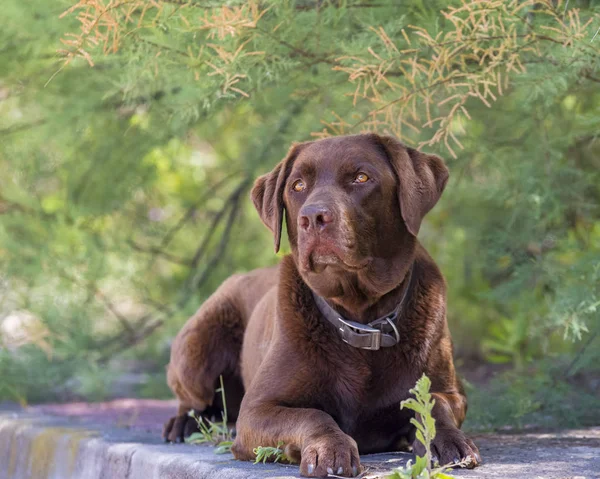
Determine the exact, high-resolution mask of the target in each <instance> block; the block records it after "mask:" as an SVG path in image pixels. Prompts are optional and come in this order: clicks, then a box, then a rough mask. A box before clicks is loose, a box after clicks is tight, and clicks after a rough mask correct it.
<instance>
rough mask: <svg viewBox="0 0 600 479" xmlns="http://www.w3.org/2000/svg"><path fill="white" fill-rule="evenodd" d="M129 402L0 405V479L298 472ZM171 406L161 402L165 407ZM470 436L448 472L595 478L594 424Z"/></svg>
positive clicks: (176, 478)
mask: <svg viewBox="0 0 600 479" xmlns="http://www.w3.org/2000/svg"><path fill="white" fill-rule="evenodd" d="M128 404H129V406H127V407H130V406H131V405H137V407H138V408H141V412H139V411H138V412H137V413H133V414H134V416H132V417H133V418H134V419H133V420H132V419H131V418H129V421H124V420H123V416H122V414H121V415H118V414H117V415H116V416H115V415H113V416H108V417H104V416H102V415H100V416H99V415H94V414H91V415H90V414H83V415H82V414H79V415H78V414H75V415H74V416H73V411H74V410H77V408H74V407H73V405H70V407H66V408H65V407H62V409H60V410H63V411H64V410H68V411H70V412H71V414H70V415H68V416H59V415H51V414H48V412H47V411H48V408H42V409H40V408H37V409H36V408H34V409H32V410H29V411H21V410H15V409H13V410H7V408H2V409H0V479H25V478H35V479H70V478H73V479H75V478H77V479H120V478H123V479H153V478H165V479H188V478H189V479H192V478H193V479H204V478H206V479H213V478H231V479H255V478H256V479H258V478H281V479H283V478H295V477H299V476H298V467H297V466H295V465H292V466H289V465H280V464H266V465H263V464H257V465H254V464H252V463H249V462H240V461H235V460H234V459H233V458H232V456H231V455H230V454H224V455H215V454H214V453H213V448H212V447H209V446H191V445H185V444H164V443H162V442H161V441H160V438H159V435H158V427H157V426H158V425H157V424H155V423H156V421H154V420H152V421H151V424H147V426H148V427H146V428H145V427H144V422H145V421H149V420H150V418H151V417H152V415H149V416H148V414H146V416H145V415H144V414H145V413H147V409H148V406H147V405H144V403H143V402H139V401H137V402H136V401H133V402H131V403H128ZM140 404H141V406H140ZM170 406H171V405H169V407H166V405H165V407H166V409H168V410H170ZM144 408H146V409H144ZM50 409H51V408H50ZM89 409H90V408H89V407H88V410H89ZM100 410H103V409H102V408H100ZM110 410H114V408H112V409H110ZM54 412H56V411H54ZM121 412H122V411H121ZM165 417H166V416H165ZM99 418H101V419H102V421H98V419H99ZM139 418H142V420H141V421H140V419H139ZM158 424H160V423H158ZM476 441H477V443H478V445H479V447H480V450H481V453H482V456H483V458H484V461H485V465H484V466H482V467H480V468H478V469H476V470H474V471H466V470H460V471H455V473H454V475H456V476H458V477H466V478H471V479H479V478H503V479H511V478H515V479H517V478H519V479H521V478H529V477H531V478H576V477H577V478H588V479H591V478H598V477H600V428H592V429H588V430H582V431H566V432H562V433H559V434H528V435H520V436H519V435H482V436H479V437H477V438H476ZM410 457H411V455H410V454H405V453H395V454H374V455H369V456H363V457H362V461H363V465H364V466H366V467H367V470H368V474H367V477H376V476H382V475H384V474H385V473H386V472H389V471H391V470H392V469H393V468H394V467H398V466H400V465H404V464H405V463H406V460H407V459H409V458H410Z"/></svg>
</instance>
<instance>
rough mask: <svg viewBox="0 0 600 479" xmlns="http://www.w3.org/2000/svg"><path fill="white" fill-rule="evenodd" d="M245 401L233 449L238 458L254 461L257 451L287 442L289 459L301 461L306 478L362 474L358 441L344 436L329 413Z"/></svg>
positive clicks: (301, 468) (258, 401) (286, 450)
mask: <svg viewBox="0 0 600 479" xmlns="http://www.w3.org/2000/svg"><path fill="white" fill-rule="evenodd" d="M246 399H250V401H246ZM244 402H246V404H244V403H243V404H242V410H241V412H240V416H239V418H238V422H237V436H236V439H235V442H234V444H233V447H232V452H233V454H234V456H235V457H236V458H237V459H241V460H250V459H254V453H253V450H254V448H256V447H258V446H271V447H275V446H277V445H278V444H279V445H280V444H281V443H283V446H281V447H284V448H285V454H286V456H288V457H289V458H290V459H291V460H295V461H300V473H301V474H302V475H303V476H308V477H325V476H327V474H336V475H340V476H347V477H353V476H356V475H357V474H358V473H359V471H360V459H359V455H358V447H357V445H356V441H354V439H352V438H351V437H350V436H348V435H347V434H345V433H343V432H342V431H341V429H340V428H339V426H338V425H337V424H336V422H335V421H334V420H333V418H332V417H331V416H330V415H329V414H327V413H325V412H323V411H320V410H318V409H311V408H293V407H284V406H281V405H278V404H276V403H273V402H268V401H267V402H263V401H260V400H254V401H252V400H251V398H249V397H246V398H244Z"/></svg>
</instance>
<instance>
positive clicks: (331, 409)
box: [321, 350, 416, 435]
mask: <svg viewBox="0 0 600 479" xmlns="http://www.w3.org/2000/svg"><path fill="white" fill-rule="evenodd" d="M379 353H380V352H376V351H373V352H372V351H361V350H350V351H348V352H347V354H346V355H345V356H343V357H344V360H343V361H336V362H335V364H331V365H329V367H330V368H331V369H330V371H331V373H330V374H328V381H327V382H328V387H326V388H325V390H326V391H327V392H328V393H327V394H325V400H324V402H323V404H322V405H321V406H322V407H323V409H325V411H326V412H328V413H329V414H330V415H331V416H332V417H333V418H334V419H335V421H336V422H337V423H338V424H339V426H340V428H341V429H342V430H343V431H344V432H346V433H348V434H350V435H354V433H355V432H356V431H358V430H363V429H365V428H369V427H370V426H373V427H375V428H376V429H378V428H380V427H382V426H386V424H387V426H389V425H390V421H391V422H392V423H393V424H394V427H397V426H399V425H400V423H403V422H407V421H408V420H407V419H402V418H406V417H407V415H406V413H405V412H401V411H400V402H401V401H402V400H404V399H407V398H408V396H409V392H408V390H409V389H410V387H411V385H412V384H414V382H415V381H416V379H415V378H413V376H414V374H413V373H412V372H409V371H410V368H408V367H407V365H406V364H403V361H402V360H400V359H399V358H398V357H397V356H396V355H394V354H389V353H387V354H386V352H382V354H379ZM375 355H377V356H375ZM411 381H412V382H411Z"/></svg>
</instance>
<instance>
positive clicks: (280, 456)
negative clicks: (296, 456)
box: [252, 441, 290, 464]
mask: <svg viewBox="0 0 600 479" xmlns="http://www.w3.org/2000/svg"><path fill="white" fill-rule="evenodd" d="M252 452H253V453H254V455H255V456H256V459H255V461H254V464H258V463H259V462H262V463H263V464H266V462H267V461H269V462H290V459H289V458H288V457H287V456H286V455H285V452H284V449H283V442H281V441H279V442H278V443H277V447H269V446H258V447H255V448H254V449H253V450H252Z"/></svg>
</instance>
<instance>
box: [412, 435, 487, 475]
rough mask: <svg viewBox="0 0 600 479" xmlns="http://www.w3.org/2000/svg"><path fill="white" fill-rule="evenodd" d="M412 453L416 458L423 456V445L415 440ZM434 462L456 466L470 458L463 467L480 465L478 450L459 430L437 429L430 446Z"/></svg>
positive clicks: (470, 467)
mask: <svg viewBox="0 0 600 479" xmlns="http://www.w3.org/2000/svg"><path fill="white" fill-rule="evenodd" d="M413 452H414V453H415V454H416V455H418V456H424V455H425V448H424V447H423V445H422V444H421V443H420V442H419V441H417V440H415V442H414V443H413ZM431 454H432V456H433V461H434V462H439V464H440V465H442V466H445V465H449V464H450V465H451V464H458V463H460V462H462V461H465V460H467V458H470V460H469V462H468V464H466V465H465V466H464V467H467V468H469V469H472V468H474V467H477V466H479V465H480V464H481V462H482V461H481V455H480V454H479V449H477V446H476V445H475V444H474V443H473V441H471V440H470V439H469V438H468V437H467V436H466V435H465V434H464V433H463V432H462V431H461V430H460V429H456V428H454V429H438V431H437V434H436V436H435V439H434V440H433V443H432V445H431Z"/></svg>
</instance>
